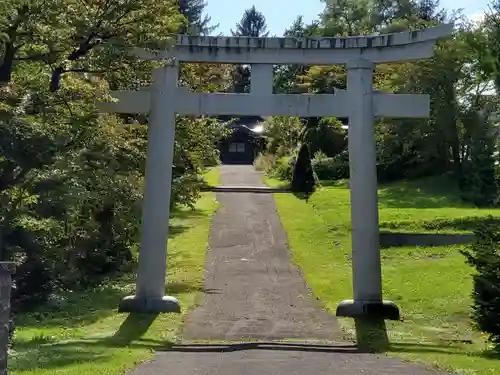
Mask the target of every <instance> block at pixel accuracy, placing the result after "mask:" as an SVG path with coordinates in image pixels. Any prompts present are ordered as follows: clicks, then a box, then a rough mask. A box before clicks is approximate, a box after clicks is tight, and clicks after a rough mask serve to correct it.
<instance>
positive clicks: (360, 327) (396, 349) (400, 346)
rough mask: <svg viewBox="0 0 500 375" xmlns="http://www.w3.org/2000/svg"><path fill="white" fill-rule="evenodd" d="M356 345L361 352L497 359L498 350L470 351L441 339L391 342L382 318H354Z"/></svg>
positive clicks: (498, 355)
mask: <svg viewBox="0 0 500 375" xmlns="http://www.w3.org/2000/svg"><path fill="white" fill-rule="evenodd" d="M355 330H356V345H357V347H358V350H359V351H360V352H363V353H383V352H392V353H436V354H444V355H457V354H458V355H467V356H471V357H480V358H485V359H490V360H499V359H500V351H498V350H484V351H471V350H468V348H467V345H461V346H459V345H456V343H455V342H450V341H443V342H442V343H440V344H422V343H404V342H398V343H391V342H390V341H389V336H388V333H387V327H386V324H385V321H384V320H378V319H377V320H375V319H355Z"/></svg>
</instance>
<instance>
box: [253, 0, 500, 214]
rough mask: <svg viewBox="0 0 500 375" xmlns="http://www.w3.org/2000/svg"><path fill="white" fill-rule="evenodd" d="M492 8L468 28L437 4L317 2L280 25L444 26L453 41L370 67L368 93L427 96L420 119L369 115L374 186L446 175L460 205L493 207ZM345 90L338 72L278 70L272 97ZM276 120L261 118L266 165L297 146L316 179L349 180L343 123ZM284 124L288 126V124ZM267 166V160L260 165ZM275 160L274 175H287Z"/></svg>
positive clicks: (321, 29) (310, 28)
mask: <svg viewBox="0 0 500 375" xmlns="http://www.w3.org/2000/svg"><path fill="white" fill-rule="evenodd" d="M499 11H500V7H499V3H498V2H497V1H496V0H495V1H494V2H493V3H492V4H491V11H490V12H489V13H488V14H487V15H486V17H485V19H484V21H482V22H480V23H472V22H470V21H468V20H467V18H466V17H464V16H463V15H462V14H461V13H460V12H458V11H453V12H450V11H447V10H445V9H442V8H440V7H439V3H438V1H436V0H397V1H389V2H388V1H385V0H374V1H373V0H339V1H335V2H326V1H325V10H324V12H323V13H322V14H321V15H320V16H319V18H318V20H316V21H314V22H312V23H311V24H305V23H304V21H303V19H302V17H298V18H297V20H296V21H295V22H294V23H293V24H292V25H291V26H290V27H289V29H288V30H287V31H286V32H285V35H289V36H298V37H302V36H331V37H333V36H349V35H367V34H376V33H390V32H397V31H404V30H416V29H421V28H424V27H429V26H434V25H437V24H440V23H444V22H446V23H453V24H454V25H455V28H456V31H455V33H454V35H453V37H452V38H448V39H446V40H441V41H440V42H439V43H438V45H437V47H436V49H435V53H434V55H433V57H432V58H431V59H428V60H424V61H417V62H409V63H402V64H381V65H378V66H377V68H376V73H375V76H374V84H375V87H376V88H377V89H380V90H385V91H389V92H395V93H428V94H430V96H431V116H430V118H429V119H417V120H416V119H398V120H395V119H378V120H377V124H376V141H377V152H378V174H379V180H380V181H382V182H384V181H392V180H397V179H401V178H417V177H422V176H428V175H433V174H443V173H449V174H450V176H451V177H453V178H454V179H455V181H456V182H457V183H458V184H459V185H460V188H461V190H462V192H463V197H464V199H466V200H468V201H471V202H473V203H474V204H477V205H479V206H491V205H496V204H497V203H498V183H497V178H496V173H495V161H496V156H495V155H496V152H495V147H496V143H497V141H496V140H497V136H496V135H497V132H496V128H495V125H496V121H497V120H496V116H495V115H496V114H497V113H498V100H497V95H496V94H495V88H498V82H499V78H498V77H499V74H500V73H499V71H500V70H499V67H500V65H499V63H498V52H497V51H498V49H499V44H498V43H499V39H498V37H497V35H498V34H499V32H500V31H499V30H500V23H499V20H500V13H499ZM345 88H346V74H345V70H344V68H343V67H341V66H328V67H324V66H282V67H279V68H277V69H276V79H275V91H276V92H288V93H302V92H313V93H333V92H334V91H335V90H336V89H345ZM283 122H284V120H283V119H281V118H270V119H269V120H268V121H267V131H268V136H269V142H268V150H267V151H268V153H269V154H272V156H270V155H268V156H267V157H266V158H265V161H267V164H269V160H271V165H272V164H273V160H274V159H275V158H274V156H277V157H282V156H290V155H292V154H293V153H295V152H297V150H298V145H299V144H300V143H302V142H306V143H307V144H308V145H309V148H310V150H311V153H312V154H313V155H315V154H316V155H317V157H316V158H315V160H313V164H316V165H317V166H318V168H316V169H317V173H318V174H321V176H318V177H320V179H338V178H346V177H348V168H347V155H346V148H347V139H346V136H347V130H346V127H345V126H343V125H346V124H347V121H346V119H325V118H323V119H318V118H313V119H295V120H294V121H292V122H293V124H290V125H291V126H286V127H284V126H283ZM288 122H290V120H288ZM261 164H264V165H265V164H266V163H261ZM282 169H283V163H278V171H277V174H278V175H289V174H290V173H289V172H286V171H283V170H282Z"/></svg>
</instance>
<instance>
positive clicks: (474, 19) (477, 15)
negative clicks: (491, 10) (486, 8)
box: [467, 12, 484, 23]
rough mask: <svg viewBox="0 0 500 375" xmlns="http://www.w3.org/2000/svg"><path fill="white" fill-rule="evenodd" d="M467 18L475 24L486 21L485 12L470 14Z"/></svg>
mask: <svg viewBox="0 0 500 375" xmlns="http://www.w3.org/2000/svg"><path fill="white" fill-rule="evenodd" d="M467 18H468V19H469V21H472V22H474V23H476V22H481V21H483V20H484V12H478V13H472V14H469V15H468V16H467Z"/></svg>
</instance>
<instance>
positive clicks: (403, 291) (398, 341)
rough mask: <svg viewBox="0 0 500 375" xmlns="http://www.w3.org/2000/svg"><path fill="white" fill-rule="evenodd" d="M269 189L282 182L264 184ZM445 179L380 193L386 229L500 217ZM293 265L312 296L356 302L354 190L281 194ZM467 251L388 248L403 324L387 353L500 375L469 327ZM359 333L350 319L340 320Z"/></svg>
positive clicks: (390, 330) (461, 225) (391, 287)
mask: <svg viewBox="0 0 500 375" xmlns="http://www.w3.org/2000/svg"><path fill="white" fill-rule="evenodd" d="M266 182H267V183H268V184H269V185H271V186H278V185H280V184H281V182H279V181H276V180H266ZM450 186H451V185H450V183H449V181H447V180H446V179H444V178H443V179H426V180H420V181H416V182H404V183H396V184H392V185H387V186H383V187H381V188H380V189H379V210H380V226H381V228H382V229H383V230H388V231H391V230H397V231H400V232H436V231H439V232H463V231H470V230H471V229H473V228H474V226H475V225H476V224H477V223H478V222H481V221H484V220H485V216H487V215H493V216H498V217H499V220H500V210H498V209H495V210H489V209H477V208H474V207H471V206H468V205H466V204H464V203H462V202H461V201H460V199H459V198H458V195H457V190H456V189H455V188H452V187H450ZM275 199H276V202H277V207H278V212H279V215H280V218H281V222H282V224H283V226H284V228H285V230H286V232H287V234H288V241H289V245H290V248H291V251H292V253H293V256H294V261H295V262H296V263H297V264H298V265H299V266H300V267H301V269H302V270H303V272H304V274H305V278H306V281H307V283H308V284H309V286H310V287H311V288H312V289H313V292H314V293H315V295H316V296H317V297H319V299H320V300H321V301H322V302H323V303H324V305H325V306H326V307H327V308H328V309H329V310H330V311H331V312H332V313H334V312H335V309H336V306H337V304H338V302H339V301H341V300H343V299H349V298H352V281H351V265H350V251H351V248H350V246H351V233H350V204H349V190H348V189H347V188H345V187H342V186H331V187H324V188H321V189H320V190H319V191H317V192H316V193H314V194H313V196H312V197H311V198H310V199H309V201H308V202H306V201H304V200H300V199H298V198H296V197H295V196H294V195H292V194H275ZM462 248H464V246H458V245H457V246H448V247H428V248H424V247H401V248H390V249H382V262H383V287H384V298H385V299H389V300H392V301H394V302H396V303H397V304H398V306H399V307H400V309H401V312H402V315H403V319H404V321H403V322H387V323H386V328H387V334H388V337H389V341H390V343H391V345H390V348H389V351H388V352H389V354H390V355H394V356H399V357H403V358H404V359H408V360H412V361H421V362H423V363H425V364H427V365H430V366H436V367H439V368H442V369H453V370H455V371H460V373H463V374H478V375H482V374H498V373H500V358H498V357H497V358H498V359H495V356H494V355H493V354H492V352H491V351H489V346H488V345H487V343H486V341H485V337H484V336H482V335H481V334H479V333H478V332H476V331H474V330H473V329H472V328H471V326H470V320H469V318H468V314H469V312H470V304H471V296H470V295H471V291H472V278H471V276H470V274H471V272H472V269H471V268H470V267H469V266H468V265H466V264H465V262H464V257H463V256H462V255H461V254H460V253H459V250H460V249H462ZM340 323H341V325H342V327H343V328H344V329H345V330H346V331H347V332H348V333H349V334H351V335H352V336H354V332H355V330H354V323H353V321H352V320H351V319H340Z"/></svg>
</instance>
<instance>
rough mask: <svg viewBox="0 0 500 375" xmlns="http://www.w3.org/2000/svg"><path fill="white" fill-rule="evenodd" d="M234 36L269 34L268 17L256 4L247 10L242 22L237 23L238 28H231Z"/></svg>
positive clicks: (261, 35)
mask: <svg viewBox="0 0 500 375" xmlns="http://www.w3.org/2000/svg"><path fill="white" fill-rule="evenodd" d="M231 33H232V34H233V35H234V36H250V37H253V38H261V37H266V36H268V35H269V31H267V22H266V17H265V16H264V14H263V13H261V12H259V11H258V10H257V8H255V5H254V6H252V7H251V8H249V9H247V10H245V13H243V17H242V18H241V20H240V22H238V23H237V24H236V29H235V30H231Z"/></svg>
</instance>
